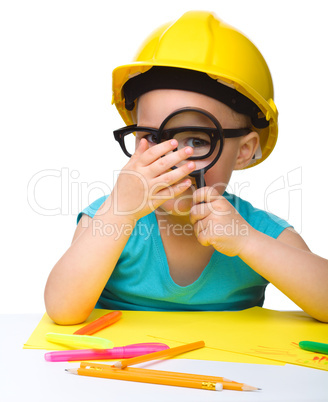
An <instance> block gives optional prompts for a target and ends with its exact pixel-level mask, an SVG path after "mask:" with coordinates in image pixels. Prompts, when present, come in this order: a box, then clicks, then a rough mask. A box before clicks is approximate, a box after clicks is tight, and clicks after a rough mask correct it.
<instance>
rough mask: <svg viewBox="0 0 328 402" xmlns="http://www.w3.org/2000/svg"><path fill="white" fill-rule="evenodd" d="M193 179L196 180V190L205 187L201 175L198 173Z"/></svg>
mask: <svg viewBox="0 0 328 402" xmlns="http://www.w3.org/2000/svg"><path fill="white" fill-rule="evenodd" d="M195 179H196V186H197V188H201V187H205V186H206V183H205V179H204V175H203V173H201V172H199V173H198V174H197V175H196V176H195Z"/></svg>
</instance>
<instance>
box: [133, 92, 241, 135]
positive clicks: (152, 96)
mask: <svg viewBox="0 0 328 402" xmlns="http://www.w3.org/2000/svg"><path fill="white" fill-rule="evenodd" d="M185 107H193V108H200V109H204V110H206V111H208V112H209V113H211V114H212V115H214V116H215V117H216V118H217V119H218V120H219V122H220V123H221V125H222V126H223V127H232V128H233V127H239V126H240V122H238V118H237V121H236V115H238V114H237V113H236V112H234V111H233V110H232V109H230V108H229V107H228V106H226V105H225V104H223V103H222V102H219V101H218V100H216V99H213V98H210V97H209V96H206V95H203V94H199V93H196V92H190V91H183V90H176V89H156V90H153V91H150V92H146V93H145V94H143V95H141V96H140V98H139V99H138V101H137V110H136V113H137V123H138V125H140V126H146V127H147V126H148V127H159V126H160V125H161V123H162V121H163V120H164V119H165V118H166V117H167V116H168V115H169V114H171V113H172V112H174V111H176V110H178V109H181V108H185ZM240 116H241V117H244V116H243V115H240ZM237 117H238V116H237ZM198 118H199V117H198ZM242 120H243V119H242Z"/></svg>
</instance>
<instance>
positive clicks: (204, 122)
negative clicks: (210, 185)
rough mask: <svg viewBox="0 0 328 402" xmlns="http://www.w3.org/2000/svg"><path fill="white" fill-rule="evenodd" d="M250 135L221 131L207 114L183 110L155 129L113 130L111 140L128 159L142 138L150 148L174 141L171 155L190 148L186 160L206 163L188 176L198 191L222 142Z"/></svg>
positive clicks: (132, 128)
mask: <svg viewBox="0 0 328 402" xmlns="http://www.w3.org/2000/svg"><path fill="white" fill-rule="evenodd" d="M186 123H187V125H186ZM250 131H251V130H250V129H249V128H238V129H234V128H228V129H223V128H222V127H221V125H220V123H219V122H218V120H217V119H216V118H215V117H214V116H213V115H211V114H210V113H209V112H207V111H205V110H203V109H198V108H183V109H179V110H176V111H174V112H173V113H171V114H170V115H169V116H167V117H166V118H165V119H164V121H163V122H162V124H161V126H160V127H159V129H155V128H150V127H141V126H138V125H137V124H134V125H131V126H127V127H123V128H119V129H118V130H115V131H114V137H115V140H116V141H118V142H119V144H120V146H121V148H122V151H123V152H124V153H125V155H127V156H128V157H131V156H132V155H133V153H134V151H135V149H136V146H137V145H138V142H139V141H140V139H141V138H146V140H147V141H148V143H149V145H150V146H153V145H156V144H159V143H161V142H163V141H167V140H169V139H172V138H174V139H176V140H177V141H178V147H177V148H176V149H174V151H177V150H179V149H182V148H184V147H186V146H190V147H192V148H193V150H194V152H193V156H191V157H190V158H188V160H205V159H208V161H207V162H208V163H206V165H205V166H203V167H202V168H201V169H198V170H195V171H194V172H192V173H191V174H190V176H192V177H195V178H196V184H197V187H202V186H204V185H205V181H204V173H205V172H206V171H207V170H208V169H210V168H211V167H212V166H213V165H214V164H215V163H216V162H217V160H218V159H219V158H220V156H221V154H222V150H223V145H224V139H225V138H237V137H241V136H244V135H246V134H248V133H249V132H250ZM204 162H205V161H204ZM176 167H177V166H174V167H173V169H174V168H176Z"/></svg>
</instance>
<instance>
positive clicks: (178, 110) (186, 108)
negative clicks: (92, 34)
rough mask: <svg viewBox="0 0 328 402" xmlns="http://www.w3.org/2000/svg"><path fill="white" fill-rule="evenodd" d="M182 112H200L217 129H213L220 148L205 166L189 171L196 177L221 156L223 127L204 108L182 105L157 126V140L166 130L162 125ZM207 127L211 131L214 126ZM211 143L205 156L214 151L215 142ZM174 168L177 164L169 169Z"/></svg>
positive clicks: (195, 158)
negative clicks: (209, 150) (217, 137)
mask: <svg viewBox="0 0 328 402" xmlns="http://www.w3.org/2000/svg"><path fill="white" fill-rule="evenodd" d="M183 112H198V113H201V114H203V115H204V116H206V117H208V118H209V119H210V120H211V121H212V123H214V125H215V128H216V130H217V131H215V132H216V134H218V136H219V140H220V148H219V151H218V153H217V155H216V157H215V158H214V159H213V160H212V162H211V163H209V164H208V165H207V166H205V167H203V168H201V169H198V170H194V171H193V172H191V173H190V174H189V176H191V177H197V176H199V174H200V173H202V174H204V173H206V172H207V171H208V170H209V169H210V168H211V167H212V166H213V165H214V164H215V163H216V162H217V161H218V159H219V158H220V156H221V154H222V151H223V144H224V135H223V129H222V127H221V124H220V123H219V121H218V120H217V119H216V118H215V117H214V116H213V115H212V114H211V113H209V112H208V111H206V110H204V109H200V108H194V107H184V108H181V109H177V110H175V111H174V112H173V113H171V114H170V115H168V116H167V117H166V118H165V119H164V120H163V122H162V124H161V125H160V127H159V129H158V131H159V142H161V140H162V135H163V132H164V133H165V131H166V130H164V127H165V125H166V124H167V122H168V121H169V120H170V119H172V118H173V117H174V116H176V115H178V114H180V113H183ZM194 127H195V128H197V130H199V129H200V128H202V127H197V126H194ZM177 128H179V129H181V127H177ZM208 128H209V129H212V131H213V128H214V127H208ZM215 128H214V129H215ZM168 130H169V129H168ZM213 137H214V133H213V134H212V137H211V138H213ZM213 144H214V142H213V141H211V149H212V148H213V150H212V152H211V153H208V154H207V155H205V157H206V158H208V157H209V156H210V155H212V153H213V152H214V150H215V148H216V144H217V142H216V144H214V145H213ZM205 157H201V158H199V157H192V156H191V157H190V158H188V160H200V159H205ZM176 168H177V166H172V168H171V169H176Z"/></svg>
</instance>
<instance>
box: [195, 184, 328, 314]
mask: <svg viewBox="0 0 328 402" xmlns="http://www.w3.org/2000/svg"><path fill="white" fill-rule="evenodd" d="M212 197H213V198H212ZM203 201H205V203H202V202H203ZM194 202H195V205H194V206H193V207H192V209H191V222H192V223H193V224H194V229H195V234H196V236H197V238H198V241H199V242H200V243H201V244H202V245H204V246H209V245H211V246H213V247H214V248H215V249H216V250H218V251H219V252H221V253H223V254H226V255H228V256H236V255H238V256H239V257H240V258H241V259H242V260H243V261H244V262H245V263H246V264H248V265H249V266H250V267H251V268H252V269H254V271H256V272H257V273H258V274H260V275H261V276H263V277H264V278H266V279H267V280H268V281H269V282H271V283H272V284H273V285H275V286H276V287H277V288H278V289H279V290H281V291H282V292H283V293H284V294H285V295H286V296H288V297H289V298H290V299H291V300H293V302H294V303H296V304H297V305H298V306H300V307H301V308H302V309H303V310H304V311H306V312H307V313H308V314H310V315H311V316H312V317H314V318H316V319H317V320H319V321H323V322H328V260H326V259H324V258H321V257H319V256H318V255H316V254H313V253H311V251H310V250H309V248H308V247H307V245H306V244H305V242H304V240H303V239H302V238H301V236H299V235H298V234H297V233H296V232H294V231H292V230H290V229H285V230H284V231H283V232H282V233H281V234H280V236H278V239H274V238H272V237H269V236H267V235H266V234H264V233H261V232H259V231H257V230H256V229H254V228H253V227H251V226H250V225H249V224H248V223H247V222H246V221H245V220H244V219H243V218H242V217H241V215H239V214H238V212H237V211H236V210H235V208H234V207H233V206H232V205H231V204H230V203H229V202H228V201H227V200H226V199H225V198H224V197H222V196H218V195H217V194H216V195H215V194H214V195H213V191H212V193H211V191H210V188H208V187H207V188H206V187H204V188H203V189H201V190H197V192H195V194H194ZM232 227H235V230H231V228H232ZM240 227H243V228H247V230H245V229H244V230H243V231H242V232H241V231H240V230H238V228H240ZM226 228H229V230H226Z"/></svg>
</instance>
